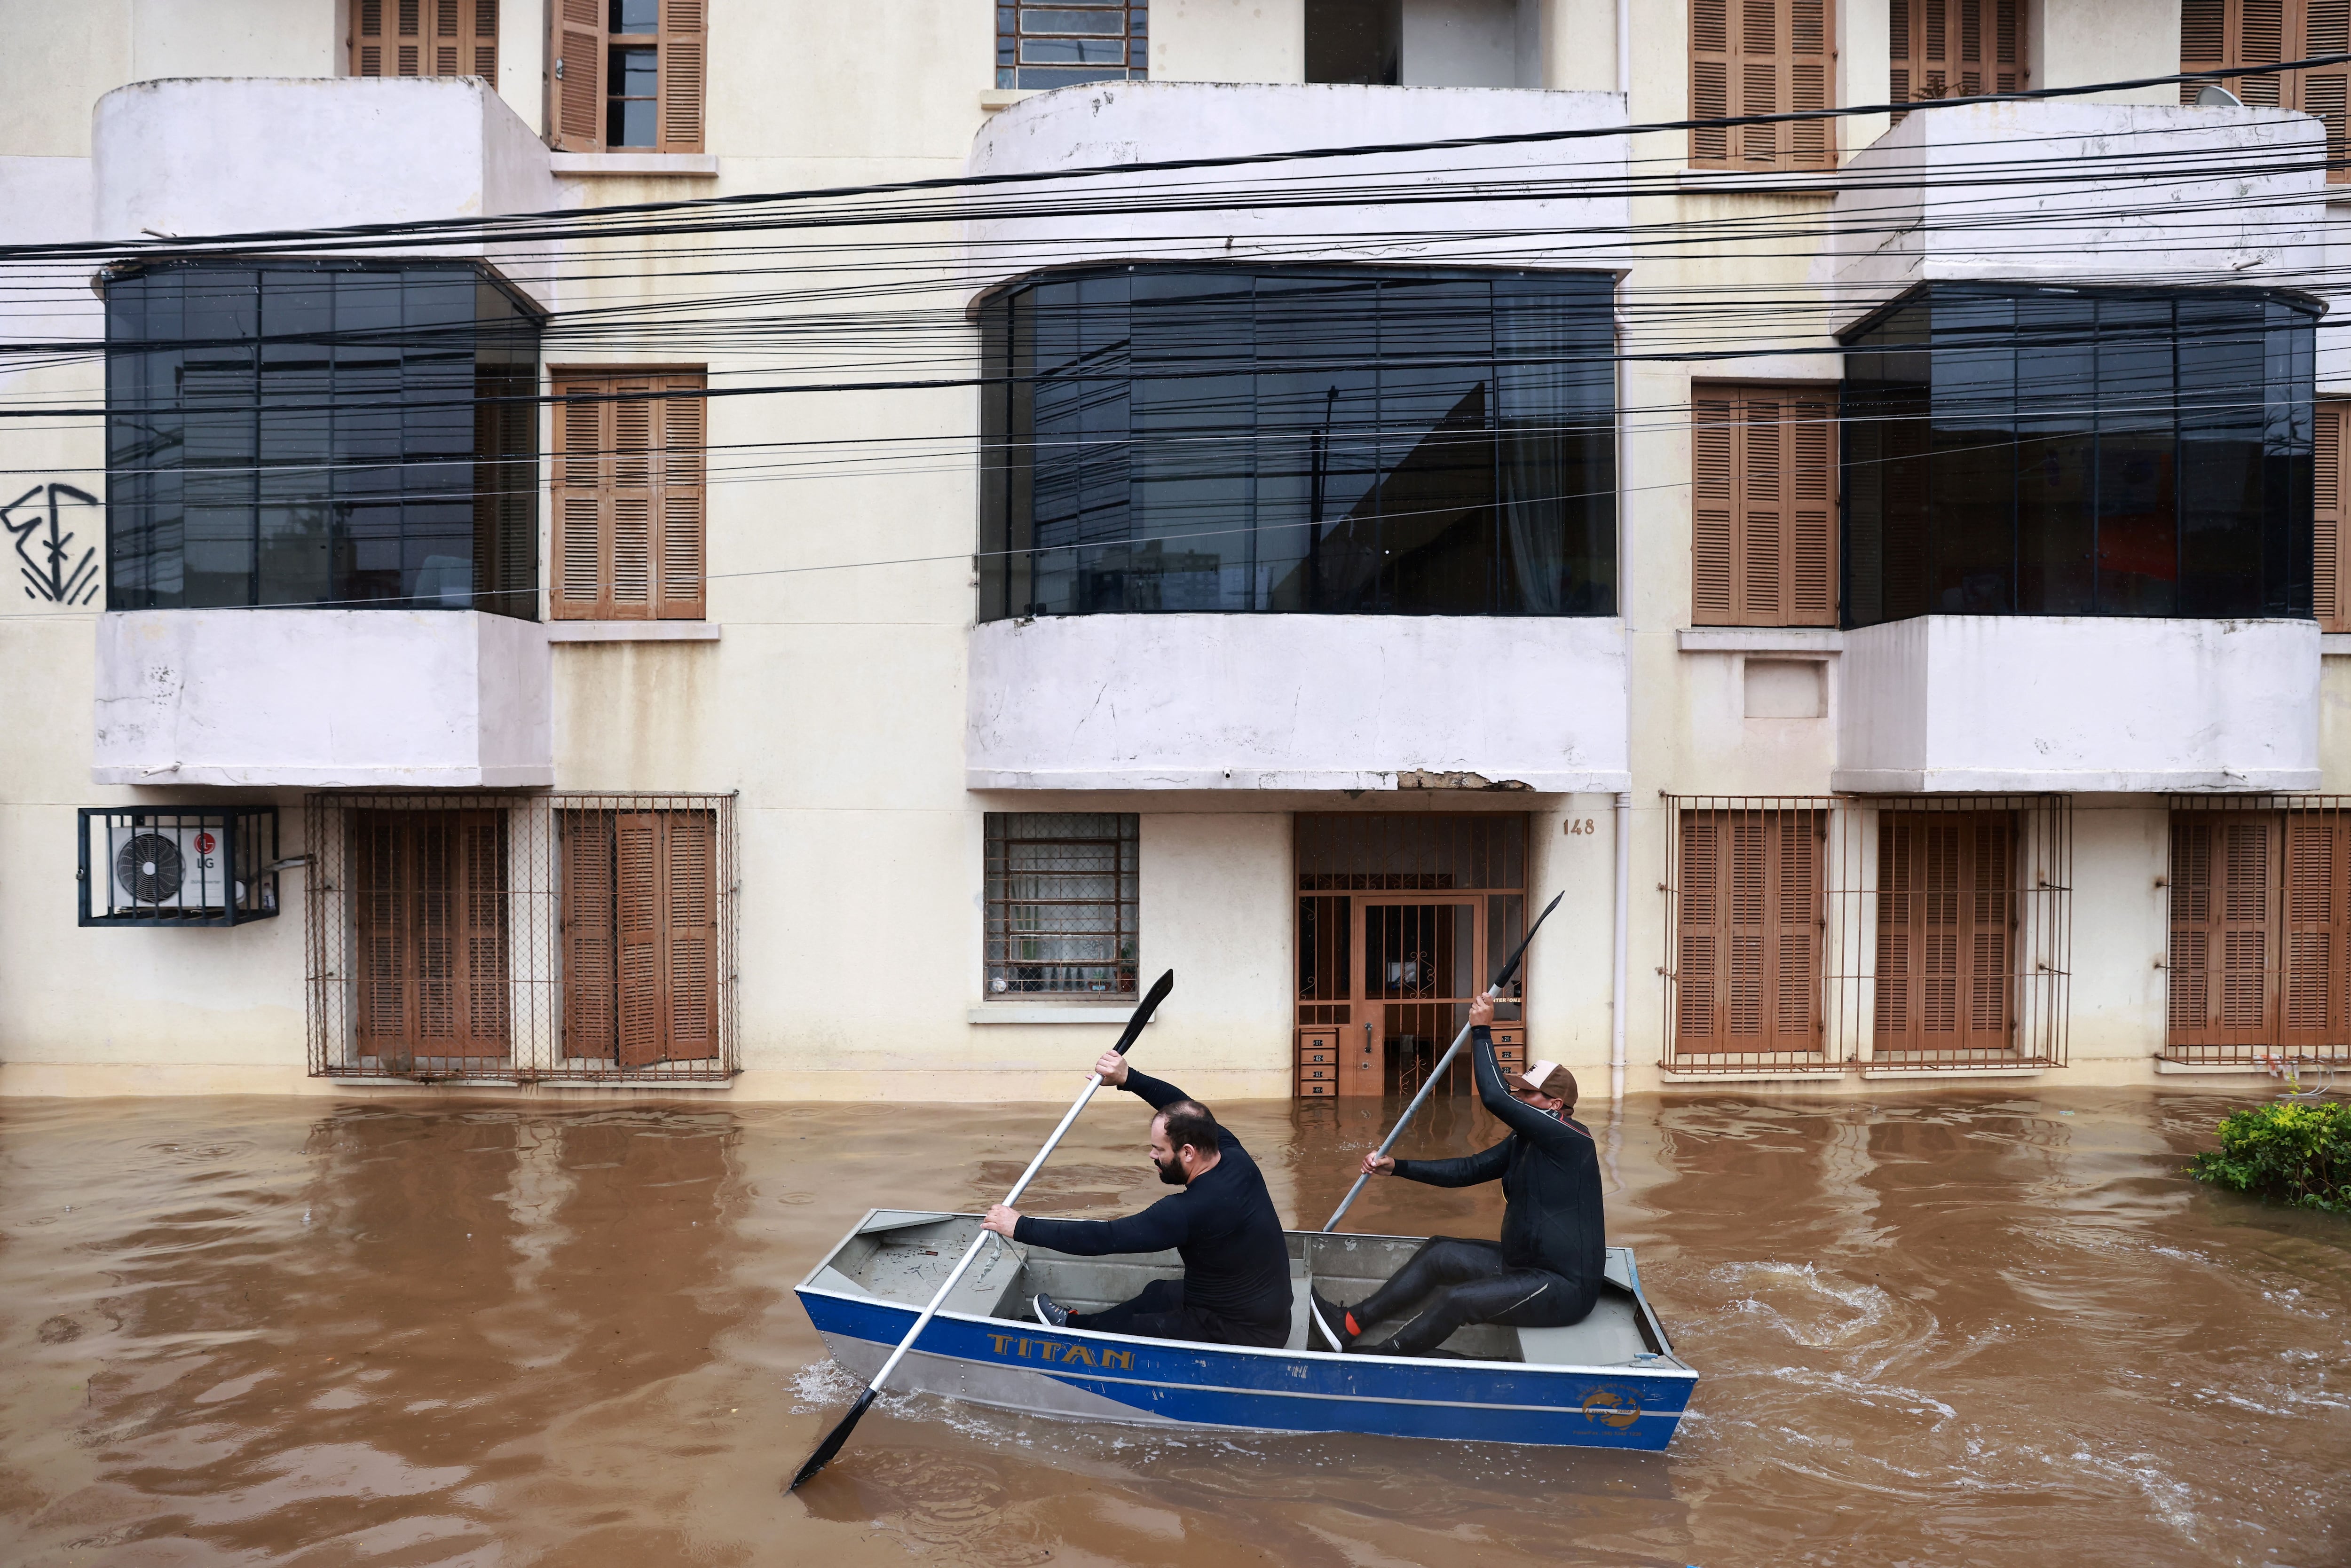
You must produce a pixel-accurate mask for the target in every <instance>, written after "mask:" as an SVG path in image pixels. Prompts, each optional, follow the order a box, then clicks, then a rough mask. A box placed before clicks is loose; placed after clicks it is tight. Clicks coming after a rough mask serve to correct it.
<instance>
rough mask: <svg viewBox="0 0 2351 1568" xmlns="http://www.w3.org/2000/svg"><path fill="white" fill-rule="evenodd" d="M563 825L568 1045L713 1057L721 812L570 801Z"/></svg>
mask: <svg viewBox="0 0 2351 1568" xmlns="http://www.w3.org/2000/svg"><path fill="white" fill-rule="evenodd" d="M562 833H563V894H562V921H563V952H564V976H563V1019H564V1040H563V1053H564V1054H565V1055H566V1056H569V1057H596V1058H602V1059H604V1060H607V1061H617V1062H618V1063H619V1064H620V1065H621V1066H622V1067H644V1066H649V1065H651V1064H653V1063H654V1062H660V1061H713V1060H716V1057H717V1055H718V1018H717V1006H718V1002H717V964H718V884H717V862H718V824H717V821H716V818H714V817H713V816H712V815H711V814H710V813H709V812H707V811H685V810H652V811H620V812H602V811H570V812H566V813H564V817H563V825H562Z"/></svg>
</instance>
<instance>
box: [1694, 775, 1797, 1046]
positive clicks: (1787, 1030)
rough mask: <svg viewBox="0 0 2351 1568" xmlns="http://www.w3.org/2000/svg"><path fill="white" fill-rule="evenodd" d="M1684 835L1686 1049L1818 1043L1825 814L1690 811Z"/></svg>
mask: <svg viewBox="0 0 2351 1568" xmlns="http://www.w3.org/2000/svg"><path fill="white" fill-rule="evenodd" d="M1681 834H1682V842H1681V856H1680V862H1681V863H1680V867H1679V873H1680V882H1681V886H1680V890H1679V893H1678V894H1677V897H1678V901H1679V902H1678V906H1677V912H1676V913H1677V921H1676V930H1677V937H1676V947H1677V951H1676V954H1675V963H1674V970H1675V982H1674V996H1675V1018H1674V1049H1675V1052H1676V1054H1677V1055H1702V1054H1712V1053H1718V1052H1729V1051H1819V1050H1820V1049H1821V1046H1822V1040H1823V1029H1822V1021H1823V1015H1822V1002H1821V945H1822V933H1823V926H1824V920H1825V913H1824V911H1825V894H1824V891H1823V890H1824V887H1825V885H1826V884H1825V883H1824V881H1823V870H1824V862H1825V858H1826V857H1825V855H1824V853H1823V850H1824V847H1825V841H1826V837H1827V821H1826V819H1825V818H1824V817H1823V814H1822V813H1820V812H1817V811H1685V812H1683V813H1682V821H1681Z"/></svg>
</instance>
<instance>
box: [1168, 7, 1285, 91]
mask: <svg viewBox="0 0 2351 1568" xmlns="http://www.w3.org/2000/svg"><path fill="white" fill-rule="evenodd" d="M1151 75H1152V78H1153V79H1154V80H1156V81H1248V82H1299V81H1304V80H1305V79H1306V0H1159V3H1158V4H1157V5H1154V6H1152V8H1151Z"/></svg>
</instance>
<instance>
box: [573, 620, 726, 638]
mask: <svg viewBox="0 0 2351 1568" xmlns="http://www.w3.org/2000/svg"><path fill="white" fill-rule="evenodd" d="M547 640H548V641H549V642H550V643H716V642H717V641H718V626H717V623H716V622H711V621H550V622H548V623H547Z"/></svg>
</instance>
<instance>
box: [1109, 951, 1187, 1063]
mask: <svg viewBox="0 0 2351 1568" xmlns="http://www.w3.org/2000/svg"><path fill="white" fill-rule="evenodd" d="M1174 989H1175V970H1173V969H1170V970H1168V971H1167V972H1166V973H1165V974H1164V975H1162V976H1160V977H1159V978H1157V979H1156V980H1154V981H1152V982H1151V989H1150V990H1149V991H1147V992H1145V993H1144V998H1143V1000H1142V1002H1141V1003H1140V1004H1138V1005H1137V1006H1136V1008H1135V1009H1134V1017H1132V1018H1130V1019H1127V1020H1126V1032H1125V1033H1124V1034H1122V1035H1120V1036H1119V1037H1118V1043H1117V1044H1116V1045H1114V1046H1112V1047H1111V1049H1112V1050H1113V1051H1117V1052H1118V1053H1119V1054H1120V1055H1121V1056H1124V1055H1125V1054H1126V1048H1127V1047H1128V1046H1130V1045H1133V1044H1134V1037H1135V1036H1136V1035H1139V1034H1141V1033H1142V1032H1143V1026H1144V1024H1147V1023H1149V1022H1150V1021H1151V1015H1152V1014H1153V1013H1155V1012H1156V1011H1158V1010H1159V1004H1160V1003H1162V1002H1164V1001H1165V1000H1166V999H1167V993H1168V992H1170V991H1172V990H1174Z"/></svg>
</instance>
